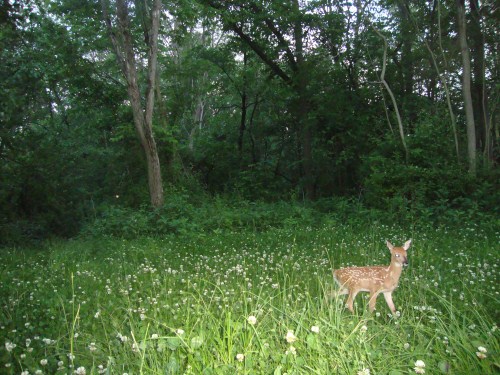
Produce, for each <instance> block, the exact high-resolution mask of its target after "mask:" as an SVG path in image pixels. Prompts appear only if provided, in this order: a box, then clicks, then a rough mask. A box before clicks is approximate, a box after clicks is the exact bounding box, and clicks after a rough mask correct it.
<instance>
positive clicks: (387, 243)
mask: <svg viewBox="0 0 500 375" xmlns="http://www.w3.org/2000/svg"><path fill="white" fill-rule="evenodd" d="M385 243H386V245H387V247H388V248H389V250H391V251H392V249H394V245H393V244H392V243H390V242H389V241H385Z"/></svg>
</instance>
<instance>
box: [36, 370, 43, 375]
mask: <svg viewBox="0 0 500 375" xmlns="http://www.w3.org/2000/svg"><path fill="white" fill-rule="evenodd" d="M42 374H43V371H42V370H40V369H39V370H36V371H35V375H42Z"/></svg>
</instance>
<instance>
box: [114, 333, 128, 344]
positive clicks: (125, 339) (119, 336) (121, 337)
mask: <svg viewBox="0 0 500 375" xmlns="http://www.w3.org/2000/svg"><path fill="white" fill-rule="evenodd" d="M116 337H118V338H119V339H120V341H121V342H127V341H128V337H127V336H123V335H122V334H121V333H119V332H118V334H117V335H116Z"/></svg>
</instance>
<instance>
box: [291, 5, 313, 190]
mask: <svg viewBox="0 0 500 375" xmlns="http://www.w3.org/2000/svg"><path fill="white" fill-rule="evenodd" d="M293 8H294V12H295V14H300V13H299V12H300V10H299V3H298V0H294V1H293ZM294 39H295V55H296V57H295V58H296V69H297V70H296V83H295V89H296V91H297V95H298V108H297V110H298V111H297V115H298V116H297V120H298V123H299V126H300V132H301V134H300V138H301V139H300V141H301V144H302V153H303V155H302V158H303V161H302V169H303V173H304V190H305V193H306V198H307V199H309V200H313V199H314V198H315V189H314V173H313V157H312V132H311V124H310V121H309V120H308V115H309V110H310V106H311V105H310V104H311V103H310V102H309V97H308V94H307V86H308V77H307V72H306V69H305V59H304V32H303V27H302V20H301V19H300V18H299V19H297V20H296V21H295V25H294Z"/></svg>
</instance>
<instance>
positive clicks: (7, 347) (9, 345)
mask: <svg viewBox="0 0 500 375" xmlns="http://www.w3.org/2000/svg"><path fill="white" fill-rule="evenodd" d="M16 346H17V345H16V344H13V343H11V342H10V341H5V349H7V351H8V352H11V351H12V349H14V348H15V347H16Z"/></svg>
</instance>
